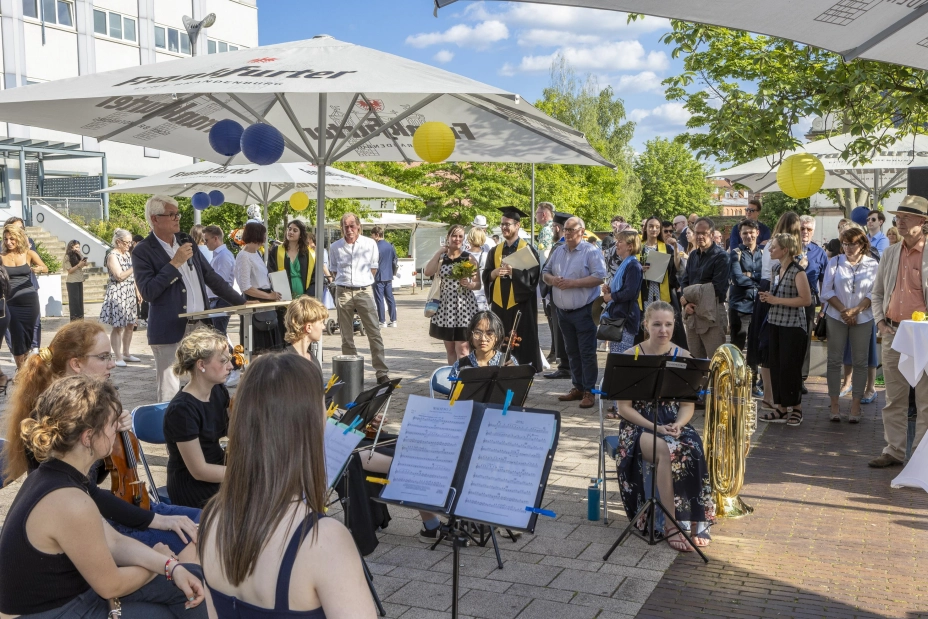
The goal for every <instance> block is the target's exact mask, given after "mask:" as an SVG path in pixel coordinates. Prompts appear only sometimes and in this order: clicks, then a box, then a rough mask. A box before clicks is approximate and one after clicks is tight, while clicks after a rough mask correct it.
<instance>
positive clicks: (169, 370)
mask: <svg viewBox="0 0 928 619" xmlns="http://www.w3.org/2000/svg"><path fill="white" fill-rule="evenodd" d="M201 324H202V323H199V322H191V323H187V329H186V330H185V331H184V337H186V336H188V335H190V334H191V333H192V332H193V330H194V329H196V328H197V327H199V326H200V325H201ZM178 346H180V342H177V343H176V344H153V345H152V347H151V354H152V355H153V356H154V357H155V374H156V376H157V380H156V383H155V386H156V392H155V393H156V395H155V397H156V400H155V401H156V402H170V401H171V399H172V398H173V397H174V396H175V395H177V392H178V391H180V377H179V376H176V375H175V374H174V361H175V360H176V359H177V348H178Z"/></svg>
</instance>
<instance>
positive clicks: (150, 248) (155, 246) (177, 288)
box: [132, 195, 245, 402]
mask: <svg viewBox="0 0 928 619" xmlns="http://www.w3.org/2000/svg"><path fill="white" fill-rule="evenodd" d="M145 221H147V222H148V226H149V227H150V228H151V234H149V235H148V236H147V237H146V238H145V239H144V240H142V241H139V244H138V245H136V246H135V249H134V250H132V264H133V267H134V268H135V284H136V286H138V289H139V292H141V293H142V298H143V299H145V300H146V301H148V303H149V304H150V309H149V313H148V345H149V346H151V351H152V355H154V357H155V371H156V372H157V373H158V382H157V396H156V397H157V398H158V399H157V401H158V402H166V401H168V400H170V399H171V398H173V397H174V396H175V395H176V394H177V392H178V390H179V389H180V381H179V379H178V377H177V376H175V375H174V372H173V371H172V366H173V364H174V356H175V353H176V352H177V345H178V344H179V343H180V341H181V340H182V339H183V338H184V336H185V335H186V334H187V333H189V332H191V331H193V329H194V328H196V327H197V326H199V324H200V323H201V322H205V324H208V325H210V326H211V325H212V323H211V322H209V321H200V320H196V321H194V320H188V319H186V318H180V317H179V314H184V313H187V312H200V311H203V310H206V309H209V303H208V301H207V299H208V298H209V297H208V296H207V292H206V286H209V288H210V290H211V291H212V292H213V294H215V295H216V296H217V297H219V298H220V299H223V300H225V301H227V302H228V303H229V304H230V305H242V304H244V303H245V298H244V297H243V296H242V295H240V294H239V293H237V292H235V290H234V289H233V288H232V286H230V285H229V284H228V283H226V281H225V280H224V279H223V278H222V277H220V276H219V275H217V274H216V272H215V271H213V269H212V267H210V265H209V262H207V261H206V258H205V257H204V256H203V253H202V252H200V251H197V249H196V248H195V247H194V246H193V243H192V242H191V240H190V237H188V236H187V235H186V234H180V212H179V211H178V208H177V202H176V201H175V200H174V199H173V198H169V197H167V196H158V195H156V196H152V197H151V198H149V199H148V202H146V203H145Z"/></svg>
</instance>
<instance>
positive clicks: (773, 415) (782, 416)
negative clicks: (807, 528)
mask: <svg viewBox="0 0 928 619" xmlns="http://www.w3.org/2000/svg"><path fill="white" fill-rule="evenodd" d="M757 420H758V421H765V422H767V423H786V411H781V410H778V409H774V410H772V411H770V412H769V413H764V414H763V415H761V416H760V417H758V418H757Z"/></svg>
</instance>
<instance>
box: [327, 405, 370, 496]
mask: <svg viewBox="0 0 928 619" xmlns="http://www.w3.org/2000/svg"><path fill="white" fill-rule="evenodd" d="M347 428H348V426H346V425H345V424H343V423H338V422H337V421H335V420H334V419H329V420H328V421H327V422H326V424H325V436H324V437H323V446H324V448H325V478H326V483H327V486H326V487H327V488H331V487H332V486H333V485H335V481H336V480H337V479H338V476H339V475H340V474H341V472H342V469H344V468H345V465H346V464H347V463H348V458H349V456H351V452H352V451H353V450H354V449H355V448H356V447H357V446H358V443H360V442H361V439H363V438H364V433H363V432H358V431H357V430H351V431H350V432H348V434H345V430H346V429H347Z"/></svg>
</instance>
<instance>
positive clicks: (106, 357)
mask: <svg viewBox="0 0 928 619" xmlns="http://www.w3.org/2000/svg"><path fill="white" fill-rule="evenodd" d="M84 356H85V357H87V358H88V359H89V358H90V357H93V358H94V359H99V360H100V361H103V362H104V363H106V362H107V361H112V360H113V359H115V358H116V355H114V354H113V353H111V352H105V353H103V354H100V355H84Z"/></svg>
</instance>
